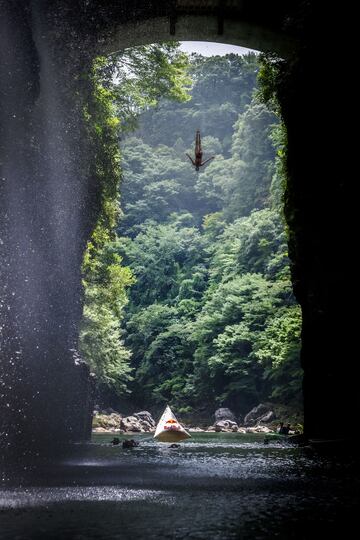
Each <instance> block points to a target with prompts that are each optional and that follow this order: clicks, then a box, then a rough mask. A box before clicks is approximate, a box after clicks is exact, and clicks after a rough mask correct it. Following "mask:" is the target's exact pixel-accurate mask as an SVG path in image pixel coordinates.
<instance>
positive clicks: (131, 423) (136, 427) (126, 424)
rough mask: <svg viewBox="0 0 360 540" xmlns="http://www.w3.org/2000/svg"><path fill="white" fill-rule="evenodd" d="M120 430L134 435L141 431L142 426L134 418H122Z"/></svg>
mask: <svg viewBox="0 0 360 540" xmlns="http://www.w3.org/2000/svg"><path fill="white" fill-rule="evenodd" d="M120 428H121V429H123V430H124V431H132V432H136V433H139V432H141V431H142V425H141V423H140V420H138V418H136V416H126V417H125V418H122V419H121V424H120Z"/></svg>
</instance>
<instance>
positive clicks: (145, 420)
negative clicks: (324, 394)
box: [93, 403, 302, 434]
mask: <svg viewBox="0 0 360 540" xmlns="http://www.w3.org/2000/svg"><path fill="white" fill-rule="evenodd" d="M274 409H275V410H274ZM280 411H281V409H280ZM214 417H215V421H214V423H213V424H212V425H210V426H199V425H196V424H193V423H192V422H185V423H184V424H183V425H184V427H186V429H187V430H188V431H189V432H190V433H191V432H210V433H211V432H219V433H220V432H221V433H226V432H228V433H274V432H276V429H277V427H278V424H279V422H280V421H285V422H289V423H291V425H292V430H291V431H290V433H298V432H301V431H302V426H301V423H300V422H297V421H296V420H297V419H295V421H294V420H293V421H291V420H289V415H288V414H286V413H285V412H284V411H282V413H281V416H280V415H279V410H276V408H274V407H273V406H272V405H271V404H262V403H260V404H259V405H258V406H257V407H254V408H253V409H252V410H251V411H249V412H248V413H247V414H246V415H245V416H244V417H236V416H235V414H234V413H233V412H232V411H231V410H230V409H228V408H226V407H222V408H220V409H217V410H216V411H215V414H214ZM298 418H300V419H301V417H298ZM155 429H156V422H155V420H154V418H153V416H152V414H151V413H150V412H149V411H139V412H134V413H133V414H131V415H128V416H126V415H123V414H121V413H119V412H117V411H114V410H113V409H106V410H101V411H94V419H93V432H94V433H120V434H126V433H129V434H133V433H154V432H155Z"/></svg>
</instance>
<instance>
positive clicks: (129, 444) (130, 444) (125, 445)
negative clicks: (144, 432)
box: [122, 439, 139, 448]
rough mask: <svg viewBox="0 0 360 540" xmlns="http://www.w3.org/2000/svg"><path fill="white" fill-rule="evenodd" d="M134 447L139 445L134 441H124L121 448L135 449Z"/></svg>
mask: <svg viewBox="0 0 360 540" xmlns="http://www.w3.org/2000/svg"><path fill="white" fill-rule="evenodd" d="M136 446H139V443H138V442H137V441H134V439H126V440H125V441H123V443H122V447H123V448H135V447H136Z"/></svg>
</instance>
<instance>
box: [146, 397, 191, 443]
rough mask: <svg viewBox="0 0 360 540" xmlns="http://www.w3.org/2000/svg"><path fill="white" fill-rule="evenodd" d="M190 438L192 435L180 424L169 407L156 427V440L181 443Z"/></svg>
mask: <svg viewBox="0 0 360 540" xmlns="http://www.w3.org/2000/svg"><path fill="white" fill-rule="evenodd" d="M190 438H191V435H190V433H188V432H187V431H186V429H185V428H183V427H182V425H181V424H179V422H178V420H177V418H176V416H175V415H174V413H173V412H172V410H171V409H170V407H169V405H168V406H167V407H166V409H165V411H164V412H163V415H162V417H161V418H160V420H159V422H158V425H157V426H156V431H155V435H154V439H157V440H158V441H160V442H179V441H184V440H185V439H190Z"/></svg>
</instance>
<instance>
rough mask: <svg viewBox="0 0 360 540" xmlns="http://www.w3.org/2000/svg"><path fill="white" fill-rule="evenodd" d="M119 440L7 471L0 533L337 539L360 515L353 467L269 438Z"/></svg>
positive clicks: (19, 539) (0, 496) (101, 439)
mask: <svg viewBox="0 0 360 540" xmlns="http://www.w3.org/2000/svg"><path fill="white" fill-rule="evenodd" d="M112 438H113V435H111V436H110V435H95V436H94V440H93V442H92V443H91V444H88V445H78V446H75V447H74V448H73V449H72V451H71V455H68V456H66V457H65V458H64V459H63V460H61V461H60V462H58V463H56V464H55V463H52V464H43V465H42V466H41V467H34V465H33V466H32V467H30V468H28V466H26V467H25V465H24V468H23V470H20V471H19V470H16V471H12V472H9V471H7V472H6V473H3V476H2V482H1V488H0V538H1V539H4V540H5V539H6V540H10V539H16V540H30V539H31V540H37V539H40V540H43V539H44V540H45V539H46V540H47V539H55V538H62V539H65V540H67V539H73V540H86V539H102V538H104V539H109V540H110V539H135V538H136V539H140V540H142V539H144V540H145V539H155V538H156V539H162V538H166V539H168V538H169V539H185V538H186V539H188V538H189V539H192V538H194V539H204V540H211V539H216V540H217V539H219V540H220V539H221V540H227V539H233V538H239V539H242V538H244V539H248V538H249V539H250V538H251V539H266V538H284V539H287V538H289V539H291V538H297V539H298V538H304V539H307V538H309V539H310V538H318V537H319V534H320V536H321V537H327V538H335V537H339V534H341V531H342V530H343V528H344V527H345V525H346V524H349V523H350V522H352V521H355V519H356V517H357V516H356V509H357V504H358V502H359V501H358V493H359V492H358V487H359V482H358V472H357V470H356V468H355V466H354V465H353V464H348V463H340V462H336V461H334V460H332V461H331V460H329V459H322V458H320V457H318V456H316V455H314V454H311V453H309V451H308V450H306V449H299V448H292V447H289V446H281V445H279V444H278V443H273V444H268V445H264V444H263V436H261V435H242V434H230V433H229V434H202V433H196V434H193V438H192V439H191V440H190V441H189V442H186V443H183V444H181V446H180V448H176V449H170V448H169V446H168V445H166V444H161V443H160V444H159V443H155V442H154V440H153V439H152V437H149V436H147V435H139V436H138V437H137V438H138V439H139V440H140V446H139V447H137V448H134V449H128V450H124V449H122V447H121V446H112V445H111V444H110V441H111V440H112ZM0 478H1V476H0ZM349 538H350V537H349Z"/></svg>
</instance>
